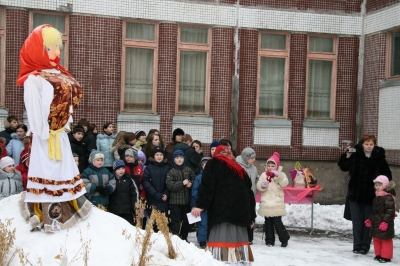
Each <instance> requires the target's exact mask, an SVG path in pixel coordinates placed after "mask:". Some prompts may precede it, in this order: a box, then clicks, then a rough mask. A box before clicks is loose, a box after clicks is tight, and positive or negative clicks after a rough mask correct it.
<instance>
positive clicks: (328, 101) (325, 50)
mask: <svg viewBox="0 0 400 266" xmlns="http://www.w3.org/2000/svg"><path fill="white" fill-rule="evenodd" d="M336 58H337V38H336V37H330V36H312V35H311V36H308V60H307V72H308V73H307V93H306V114H305V116H306V118H309V119H322V120H333V119H334V117H335V87H336V82H335V81H336Z"/></svg>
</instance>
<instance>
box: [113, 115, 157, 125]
mask: <svg viewBox="0 0 400 266" xmlns="http://www.w3.org/2000/svg"><path fill="white" fill-rule="evenodd" d="M117 122H136V123H157V124H159V123H160V116H159V115H147V114H129V113H120V114H118V116H117Z"/></svg>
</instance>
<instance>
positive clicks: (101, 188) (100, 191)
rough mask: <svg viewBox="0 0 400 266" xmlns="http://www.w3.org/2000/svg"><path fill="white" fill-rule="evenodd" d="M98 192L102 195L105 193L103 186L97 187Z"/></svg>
mask: <svg viewBox="0 0 400 266" xmlns="http://www.w3.org/2000/svg"><path fill="white" fill-rule="evenodd" d="M96 192H99V193H100V194H101V195H103V193H104V187H103V186H97V187H96Z"/></svg>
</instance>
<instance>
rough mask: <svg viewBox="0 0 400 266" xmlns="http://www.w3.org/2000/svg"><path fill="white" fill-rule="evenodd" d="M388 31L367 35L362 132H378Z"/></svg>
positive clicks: (375, 133)
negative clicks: (380, 90)
mask: <svg viewBox="0 0 400 266" xmlns="http://www.w3.org/2000/svg"><path fill="white" fill-rule="evenodd" d="M386 39H387V36H386V33H376V34H373V35H369V36H366V37H365V56H364V75H363V76H364V80H363V95H362V96H363V99H362V103H363V106H362V134H374V135H377V134H378V111H379V105H378V99H379V82H380V81H381V80H383V79H384V78H385V62H386Z"/></svg>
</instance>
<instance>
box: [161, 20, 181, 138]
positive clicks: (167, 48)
mask: <svg viewBox="0 0 400 266" xmlns="http://www.w3.org/2000/svg"><path fill="white" fill-rule="evenodd" d="M177 38H178V25H177V24H175V23H160V25H159V37H158V77H157V113H158V115H159V116H160V119H161V124H160V131H161V135H162V136H163V139H164V140H167V139H168V140H169V139H170V138H171V137H172V118H173V116H174V114H175V94H176V67H177Z"/></svg>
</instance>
